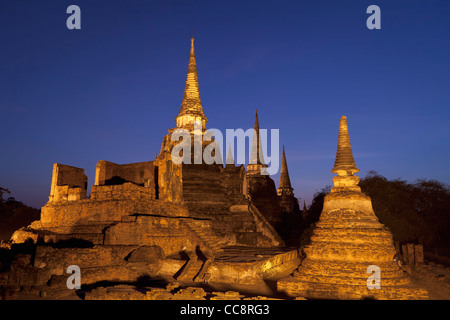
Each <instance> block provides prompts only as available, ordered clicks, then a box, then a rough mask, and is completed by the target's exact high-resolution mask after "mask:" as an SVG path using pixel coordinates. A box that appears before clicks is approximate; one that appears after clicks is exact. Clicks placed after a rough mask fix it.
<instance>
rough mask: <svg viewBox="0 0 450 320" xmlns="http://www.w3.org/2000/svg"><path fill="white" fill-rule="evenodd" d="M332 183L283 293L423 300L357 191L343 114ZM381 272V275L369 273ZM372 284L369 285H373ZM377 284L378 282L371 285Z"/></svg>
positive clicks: (385, 231) (367, 201)
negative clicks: (300, 259)
mask: <svg viewBox="0 0 450 320" xmlns="http://www.w3.org/2000/svg"><path fill="white" fill-rule="evenodd" d="M331 172H333V173H335V174H337V176H336V177H334V178H333V182H334V187H333V188H331V192H330V193H329V194H327V195H326V196H325V199H324V204H323V210H322V213H321V215H320V220H319V222H318V223H317V224H316V228H315V229H314V233H313V235H312V237H311V243H310V244H309V245H308V246H306V247H305V248H304V253H305V255H306V258H305V259H303V260H302V262H301V265H300V266H299V267H298V270H297V271H296V272H294V274H293V275H292V276H290V277H288V278H286V279H283V280H281V281H279V282H278V284H277V287H278V290H279V291H281V292H285V293H286V294H288V295H291V296H301V297H307V298H320V299H324V298H325V299H363V298H376V299H421V298H422V299H423V298H426V297H427V292H426V291H425V290H421V289H415V288H412V287H411V286H410V285H409V284H410V280H409V278H408V277H407V276H406V275H405V274H404V272H403V271H402V270H401V268H400V267H399V265H398V264H397V263H396V262H395V261H394V257H395V255H396V251H395V248H394V243H393V240H392V234H391V233H390V231H389V230H388V229H387V228H386V227H385V226H384V225H383V224H381V223H380V222H379V221H378V218H377V217H376V215H375V213H374V211H373V208H372V202H371V200H370V197H368V196H367V195H365V194H364V193H362V192H361V189H360V187H359V186H358V182H359V178H358V177H357V176H355V175H354V174H355V173H357V172H359V169H358V168H357V167H356V165H355V160H354V158H353V154H352V149H351V145H350V138H349V134H348V127H347V118H346V117H345V116H343V117H342V118H341V120H340V124H339V138H338V147H337V152H336V161H335V163H334V167H333V169H332V170H331ZM375 269H377V270H378V271H380V273H379V278H373V281H372V278H370V277H371V276H373V275H372V272H373V271H374V270H375ZM372 282H373V283H372ZM372 285H373V286H372ZM375 285H376V286H377V287H375Z"/></svg>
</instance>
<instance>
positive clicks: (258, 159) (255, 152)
mask: <svg viewBox="0 0 450 320" xmlns="http://www.w3.org/2000/svg"><path fill="white" fill-rule="evenodd" d="M250 164H264V157H263V153H262V148H261V137H260V136H259V119H258V109H255V126H254V134H253V142H252V153H251V157H250Z"/></svg>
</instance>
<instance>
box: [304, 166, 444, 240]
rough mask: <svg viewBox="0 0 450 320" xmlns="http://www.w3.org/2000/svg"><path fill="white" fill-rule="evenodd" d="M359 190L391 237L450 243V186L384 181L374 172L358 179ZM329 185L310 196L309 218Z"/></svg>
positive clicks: (316, 216) (433, 182)
mask: <svg viewBox="0 0 450 320" xmlns="http://www.w3.org/2000/svg"><path fill="white" fill-rule="evenodd" d="M359 186H360V187H361V190H362V192H364V193H365V194H367V195H368V196H370V197H371V199H372V206H373V209H374V211H375V214H376V215H377V217H378V219H379V220H380V222H381V223H383V224H384V225H385V226H387V227H388V228H389V230H390V231H391V232H392V234H393V236H394V239H395V240H398V241H401V242H416V243H418V242H421V243H423V244H425V245H428V246H430V245H433V246H446V245H448V244H449V243H450V189H449V187H448V186H447V185H445V184H444V183H441V182H439V181H436V180H419V181H417V182H415V183H408V182H407V181H404V180H400V179H395V180H388V179H386V178H385V177H383V176H381V175H379V174H378V173H376V172H375V171H370V172H369V173H368V174H367V176H366V177H364V178H363V179H361V181H360V183H359ZM328 192H329V186H327V187H326V188H324V189H322V190H321V191H319V192H317V193H316V194H315V195H314V199H313V203H312V205H311V208H310V210H309V221H308V223H307V225H306V226H305V229H307V227H308V225H309V224H311V223H314V222H315V221H317V220H318V219H319V217H320V213H321V212H322V208H323V199H324V196H325V194H326V193H328Z"/></svg>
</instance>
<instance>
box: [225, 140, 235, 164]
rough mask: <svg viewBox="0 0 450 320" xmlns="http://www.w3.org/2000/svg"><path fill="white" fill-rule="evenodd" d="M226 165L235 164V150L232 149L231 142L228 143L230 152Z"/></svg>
mask: <svg viewBox="0 0 450 320" xmlns="http://www.w3.org/2000/svg"><path fill="white" fill-rule="evenodd" d="M226 165H234V159H233V151H232V150H231V143H229V144H228V154H227V162H226Z"/></svg>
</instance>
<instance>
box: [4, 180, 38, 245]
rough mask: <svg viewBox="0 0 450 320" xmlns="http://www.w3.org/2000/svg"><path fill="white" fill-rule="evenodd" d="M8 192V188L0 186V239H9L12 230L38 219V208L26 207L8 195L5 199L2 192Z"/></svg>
mask: <svg viewBox="0 0 450 320" xmlns="http://www.w3.org/2000/svg"><path fill="white" fill-rule="evenodd" d="M6 193H8V194H10V191H9V190H8V189H5V188H2V187H0V240H9V239H10V237H11V235H12V234H13V232H14V231H15V230H17V229H19V228H21V227H25V226H27V225H29V224H30V223H31V222H33V221H34V220H39V216H40V210H38V209H35V208H31V207H28V206H27V205H25V204H23V203H22V202H20V201H16V200H15V199H14V198H12V197H10V198H8V199H7V200H6V201H5V200H4V199H3V195H4V194H6Z"/></svg>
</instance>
